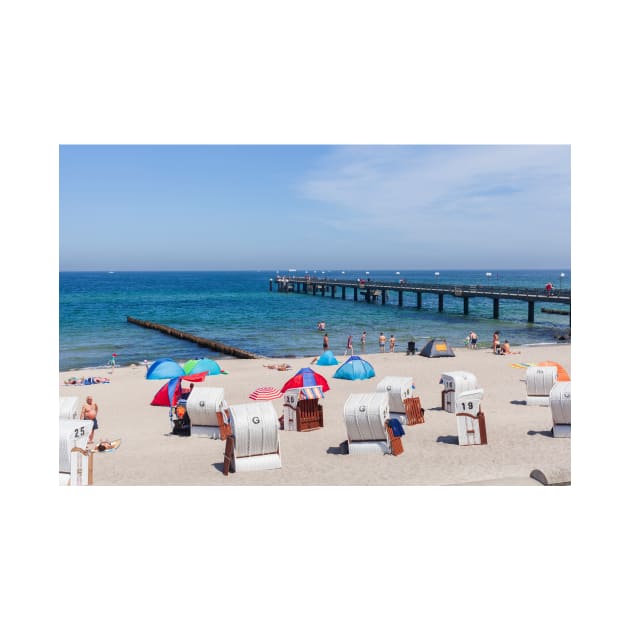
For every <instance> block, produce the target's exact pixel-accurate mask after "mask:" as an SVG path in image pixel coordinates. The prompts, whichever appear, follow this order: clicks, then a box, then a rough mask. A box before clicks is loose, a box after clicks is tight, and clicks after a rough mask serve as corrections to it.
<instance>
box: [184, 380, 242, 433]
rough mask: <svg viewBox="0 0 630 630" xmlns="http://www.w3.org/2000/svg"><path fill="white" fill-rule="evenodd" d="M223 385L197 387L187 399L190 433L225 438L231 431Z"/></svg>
mask: <svg viewBox="0 0 630 630" xmlns="http://www.w3.org/2000/svg"><path fill="white" fill-rule="evenodd" d="M224 393H225V390H224V389H223V387H200V386H197V387H195V388H194V389H193V390H192V392H190V395H189V396H188V398H187V400H186V412H187V413H188V418H189V419H190V435H194V436H198V437H209V438H211V439H215V440H217V439H221V440H225V439H226V438H227V437H228V435H230V433H231V429H230V425H229V419H228V411H227V410H228V404H227V402H226V401H225V398H224Z"/></svg>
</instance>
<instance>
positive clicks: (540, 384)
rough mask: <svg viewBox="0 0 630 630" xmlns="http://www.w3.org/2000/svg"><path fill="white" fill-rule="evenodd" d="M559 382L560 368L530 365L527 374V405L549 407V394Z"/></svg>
mask: <svg viewBox="0 0 630 630" xmlns="http://www.w3.org/2000/svg"><path fill="white" fill-rule="evenodd" d="M557 380H558V368H557V367H556V366H555V365H530V366H529V367H528V368H527V372H526V374H525V382H526V386H527V404H528V405H538V406H541V407H548V406H549V394H550V392H551V388H552V387H553V386H554V385H555V383H556V381H557Z"/></svg>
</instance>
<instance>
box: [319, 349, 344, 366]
mask: <svg viewBox="0 0 630 630" xmlns="http://www.w3.org/2000/svg"><path fill="white" fill-rule="evenodd" d="M317 365H339V361H337V359H336V358H335V355H334V354H333V353H332V350H326V352H324V353H323V354H322V355H321V356H320V357H319V359H318V360H317Z"/></svg>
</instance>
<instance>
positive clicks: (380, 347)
mask: <svg viewBox="0 0 630 630" xmlns="http://www.w3.org/2000/svg"><path fill="white" fill-rule="evenodd" d="M378 351H379V352H385V335H384V334H383V333H381V334H380V335H379V336H378Z"/></svg>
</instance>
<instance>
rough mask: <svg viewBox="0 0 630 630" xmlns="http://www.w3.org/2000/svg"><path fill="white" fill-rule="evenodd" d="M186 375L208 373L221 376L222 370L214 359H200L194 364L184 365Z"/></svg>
mask: <svg viewBox="0 0 630 630" xmlns="http://www.w3.org/2000/svg"><path fill="white" fill-rule="evenodd" d="M184 371H185V372H186V374H199V373H200V372H208V374H221V368H220V367H219V364H218V363H217V362H216V361H213V360H212V359H199V361H197V362H196V363H194V364H190V362H188V363H186V364H185V365H184Z"/></svg>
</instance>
